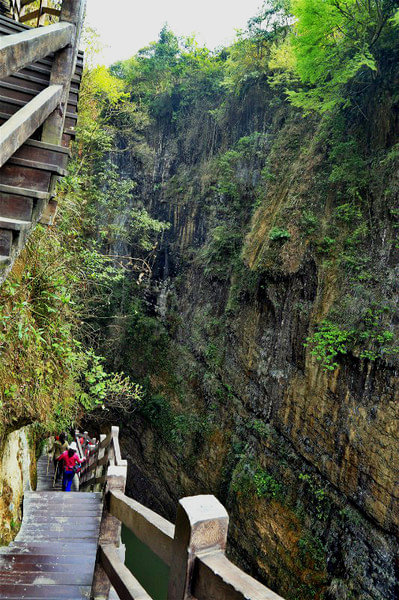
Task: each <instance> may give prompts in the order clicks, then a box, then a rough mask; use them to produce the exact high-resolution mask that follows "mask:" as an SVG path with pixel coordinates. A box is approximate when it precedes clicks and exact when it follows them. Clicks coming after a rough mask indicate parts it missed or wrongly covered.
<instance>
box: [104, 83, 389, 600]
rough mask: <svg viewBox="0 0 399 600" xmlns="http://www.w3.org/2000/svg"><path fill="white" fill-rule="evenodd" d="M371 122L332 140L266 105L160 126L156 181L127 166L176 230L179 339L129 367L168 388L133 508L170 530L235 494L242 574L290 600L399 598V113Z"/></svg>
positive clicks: (125, 347) (151, 296)
mask: <svg viewBox="0 0 399 600" xmlns="http://www.w3.org/2000/svg"><path fill="white" fill-rule="evenodd" d="M208 108H209V107H208ZM367 110H368V111H369V115H370V119H369V120H367V121H365V120H364V119H363V116H361V117H359V116H358V117H357V118H353V119H352V120H349V121H347V122H346V124H345V126H344V127H342V124H341V125H340V131H339V135H338V134H337V126H336V124H334V123H332V124H331V123H330V124H329V125H328V126H327V130H328V133H327V134H326V131H325V127H326V126H325V122H323V123H319V122H317V121H315V120H312V119H309V118H308V119H305V120H304V119H303V118H302V117H300V116H299V115H297V114H295V113H292V112H291V111H290V110H288V109H287V108H286V107H285V106H283V105H281V104H280V105H278V106H277V107H276V100H275V99H274V101H273V97H272V96H271V94H270V92H267V90H265V89H263V90H262V89H260V88H257V87H254V88H252V89H250V90H248V91H247V92H246V94H245V95H244V96H243V97H242V98H239V99H237V98H236V99H233V100H231V101H230V104H228V106H227V107H226V106H225V108H224V113H223V118H221V117H219V120H218V119H217V118H216V117H215V115H213V116H212V117H211V116H210V113H209V112H206V111H204V107H201V108H200V107H198V108H197V109H196V110H192V111H191V113H190V115H189V118H187V119H186V120H185V121H184V124H183V126H182V127H181V128H180V130H176V128H174V126H173V123H172V122H171V121H170V120H168V119H165V118H163V119H160V120H159V121H158V122H157V123H154V124H153V126H152V128H151V129H150V130H149V131H148V135H147V140H146V143H147V158H148V160H147V162H146V163H144V162H141V171H140V168H138V165H139V167H140V160H139V159H138V157H137V155H131V156H130V159H127V158H126V155H125V156H124V158H123V171H124V173H126V169H128V163H129V160H130V161H131V163H130V164H131V172H132V173H133V172H134V177H135V179H136V181H137V184H138V190H139V195H140V197H141V199H142V201H143V202H144V204H145V206H146V208H147V210H149V212H150V213H151V215H152V216H155V217H156V218H159V219H162V220H168V221H169V222H170V223H171V229H170V230H169V231H168V233H167V234H166V235H165V236H164V238H163V240H162V243H161V246H160V248H159V252H158V262H157V263H156V264H155V267H154V281H153V284H152V286H151V288H150V289H149V290H147V292H146V303H147V306H149V309H148V310H149V314H151V315H152V318H153V319H154V321H157V323H158V324H159V328H160V329H158V330H157V332H156V334H155V333H154V329H152V330H151V332H152V333H151V335H149V330H148V329H143V330H142V333H141V334H139V333H137V331H136V333H134V334H132V333H131V332H130V333H129V332H128V331H125V332H124V334H123V335H122V337H121V339H120V354H119V357H118V356H117V357H116V359H115V362H116V364H117V365H118V362H119V363H120V364H122V363H123V368H124V370H127V369H129V370H130V372H132V373H134V374H135V376H138V375H144V374H145V373H146V374H147V375H149V380H150V381H149V388H148V389H149V390H150V391H149V392H148V398H147V402H146V406H145V407H144V408H143V410H142V414H140V415H137V416H136V417H135V419H134V421H133V422H132V423H130V424H129V427H128V428H127V429H126V430H125V432H124V439H123V452H124V455H125V456H127V457H128V458H129V459H130V461H129V464H130V481H129V483H128V491H129V493H130V494H132V495H133V496H134V497H136V498H138V499H139V500H140V501H144V502H145V503H147V504H149V505H150V506H152V507H154V508H155V509H156V510H158V511H160V512H163V513H165V514H166V515H167V516H168V517H169V518H173V510H174V509H173V507H174V506H175V503H176V500H177V499H178V498H179V497H181V496H182V495H190V494H196V493H214V494H216V495H217V496H218V497H219V498H220V499H221V501H222V502H224V503H225V504H226V506H227V508H228V510H229V512H230V515H231V529H230V544H231V545H230V552H231V553H232V555H233V556H234V558H235V559H236V560H237V561H239V562H240V563H241V564H242V565H243V566H244V567H245V568H247V569H249V570H250V571H251V572H252V573H254V574H255V575H256V576H258V577H260V578H261V579H262V580H263V581H265V582H266V583H267V584H268V585H270V586H271V587H273V588H274V589H275V590H276V591H278V592H279V593H280V594H281V595H283V596H284V597H286V598H287V600H289V599H297V600H305V599H307V598H326V599H327V598H329V599H338V598H339V599H343V598H353V599H354V598H359V599H360V598H361V599H362V600H366V599H367V600H393V599H394V598H396V597H397V594H398V587H397V575H398V574H397V572H396V569H397V564H396V562H395V560H396V558H395V557H396V555H397V551H398V549H399V548H398V542H397V537H396V536H397V533H398V520H399V512H398V506H399V505H398V495H399V488H398V470H399V456H398V449H399V445H398V433H399V432H398V425H397V423H398V384H399V378H398V363H397V351H398V349H397V346H396V345H395V340H397V333H398V331H397V330H398V325H399V319H398V313H397V291H398V290H397V258H398V248H397V242H396V235H397V224H396V222H395V219H397V205H398V203H397V199H398V184H397V174H398V158H397V153H395V151H394V148H395V143H397V141H398V140H397V135H398V125H399V122H398V115H399V107H398V104H397V103H396V101H395V99H394V98H393V95H391V94H390V93H389V92H388V91H386V92H385V96H384V100H383V106H382V107H381V105H380V104H378V108H377V107H376V103H375V102H374V100H372V101H370V102H369V103H368V104H367V106H365V107H364V111H367ZM364 111H363V112H364ZM204 115H205V116H204ZM376 128H377V129H376ZM132 176H133V175H132ZM119 250H121V249H119ZM140 335H141V337H140ZM129 336H130V337H129ZM148 348H150V349H151V350H150V353H148ZM148 355H150V358H148V360H147V359H146V360H144V359H143V357H144V356H148ZM148 370H150V373H148Z"/></svg>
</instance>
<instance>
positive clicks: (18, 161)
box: [0, 155, 67, 178]
mask: <svg viewBox="0 0 399 600" xmlns="http://www.w3.org/2000/svg"><path fill="white" fill-rule="evenodd" d="M8 164H12V165H16V166H19V167H22V168H26V169H38V170H39V171H46V172H50V173H52V174H53V175H59V176H60V177H65V175H66V174H67V172H66V170H65V169H62V168H61V167H59V166H58V165H53V164H51V163H47V162H39V161H38V160H30V159H27V158H21V157H18V156H15V155H14V156H12V157H11V158H10V159H9V160H8V161H7V162H6V165H8ZM6 165H4V166H6ZM3 168H4V167H3ZM0 178H1V170H0Z"/></svg>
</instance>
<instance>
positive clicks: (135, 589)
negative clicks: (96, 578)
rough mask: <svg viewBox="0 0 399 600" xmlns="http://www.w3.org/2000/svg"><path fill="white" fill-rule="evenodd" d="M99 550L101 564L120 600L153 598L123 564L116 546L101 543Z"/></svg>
mask: <svg viewBox="0 0 399 600" xmlns="http://www.w3.org/2000/svg"><path fill="white" fill-rule="evenodd" d="M99 551H100V561H101V566H102V568H103V569H104V571H105V572H106V574H107V575H108V577H109V580H110V582H111V584H112V585H113V586H114V588H115V591H116V593H117V594H118V597H119V599H120V600H151V596H150V595H149V594H147V592H146V591H145V589H144V588H143V587H142V586H141V585H140V584H139V582H138V581H137V579H136V578H135V577H134V576H133V575H132V573H131V572H130V571H129V569H128V568H127V567H126V566H125V565H124V564H123V562H122V561H121V559H120V558H119V555H118V552H117V550H116V548H115V547H114V546H111V545H108V544H107V545H100V547H99Z"/></svg>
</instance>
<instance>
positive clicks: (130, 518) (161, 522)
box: [108, 490, 175, 565]
mask: <svg viewBox="0 0 399 600" xmlns="http://www.w3.org/2000/svg"><path fill="white" fill-rule="evenodd" d="M108 501H109V512H110V514H111V515H112V516H114V517H116V518H117V519H118V520H119V521H121V523H123V524H124V525H126V527H127V528H128V529H130V531H132V532H133V533H134V534H135V536H136V537H138V538H139V539H140V540H141V541H142V542H143V543H144V544H146V545H147V546H148V547H149V548H150V549H151V550H152V551H153V552H154V554H156V555H157V556H159V558H160V559H161V560H163V562H164V563H165V564H167V565H170V564H171V560H172V544H173V537H174V531H175V528H174V526H173V525H172V523H170V522H169V521H167V520H166V519H164V518H163V517H161V516H160V515H158V513H156V512H154V511H153V510H150V509H149V508H147V507H145V506H143V505H142V504H140V503H139V502H136V500H133V499H132V498H128V497H127V496H125V494H123V492H120V491H118V490H115V491H112V490H111V491H110V492H109V497H108Z"/></svg>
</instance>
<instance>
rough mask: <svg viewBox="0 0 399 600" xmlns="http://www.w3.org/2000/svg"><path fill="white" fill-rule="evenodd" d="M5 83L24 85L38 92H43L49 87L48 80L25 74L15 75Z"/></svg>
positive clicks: (7, 78) (9, 77)
mask: <svg viewBox="0 0 399 600" xmlns="http://www.w3.org/2000/svg"><path fill="white" fill-rule="evenodd" d="M3 81H4V82H6V83H11V84H15V85H23V86H24V87H26V88H30V89H32V90H35V91H38V92H41V91H42V90H43V89H44V88H45V87H47V86H48V80H46V79H41V78H40V77H35V76H34V75H26V74H23V73H13V74H12V75H8V77H5V78H4V79H3Z"/></svg>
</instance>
